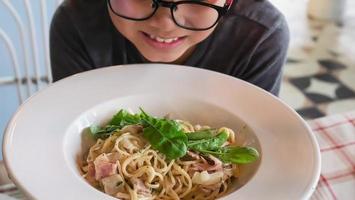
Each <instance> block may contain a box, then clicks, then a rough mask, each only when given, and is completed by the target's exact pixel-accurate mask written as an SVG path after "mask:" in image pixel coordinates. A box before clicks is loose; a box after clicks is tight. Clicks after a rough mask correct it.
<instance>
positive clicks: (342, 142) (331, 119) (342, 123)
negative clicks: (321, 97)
mask: <svg viewBox="0 0 355 200" xmlns="http://www.w3.org/2000/svg"><path fill="white" fill-rule="evenodd" d="M308 124H309V125H310V127H311V128H312V130H313V132H314V134H315V135H316V137H317V140H318V143H319V147H320V151H321V159H322V169H321V176H320V179H319V183H318V186H317V189H316V191H315V192H314V194H313V196H312V198H311V199H312V200H313V199H314V200H323V199H339V200H347V199H349V200H354V199H355V111H351V112H347V113H343V114H338V115H331V116H327V117H323V118H319V119H315V120H312V121H308Z"/></svg>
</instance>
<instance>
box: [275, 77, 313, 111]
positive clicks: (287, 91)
mask: <svg viewBox="0 0 355 200" xmlns="http://www.w3.org/2000/svg"><path fill="white" fill-rule="evenodd" d="M279 96H280V98H281V99H282V100H283V101H284V102H285V103H286V104H287V105H289V106H291V107H292V108H294V109H301V108H303V107H307V106H311V105H312V104H311V103H310V102H309V100H308V99H307V98H306V97H305V96H304V94H303V93H302V92H301V91H300V90H299V89H297V88H296V87H295V86H293V85H292V84H290V83H288V82H284V83H283V84H282V85H281V89H280V94H279Z"/></svg>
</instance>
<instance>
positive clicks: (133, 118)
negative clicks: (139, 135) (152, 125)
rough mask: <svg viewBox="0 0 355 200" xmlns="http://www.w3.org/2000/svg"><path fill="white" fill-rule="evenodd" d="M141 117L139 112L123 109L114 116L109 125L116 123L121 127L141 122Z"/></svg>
mask: <svg viewBox="0 0 355 200" xmlns="http://www.w3.org/2000/svg"><path fill="white" fill-rule="evenodd" d="M140 123H141V119H140V115H139V114H131V113H129V112H127V111H126V110H123V109H121V110H120V111H119V112H118V113H117V114H116V115H115V116H113V118H112V120H111V121H110V123H109V125H116V126H119V127H120V128H122V127H124V126H126V125H132V124H140Z"/></svg>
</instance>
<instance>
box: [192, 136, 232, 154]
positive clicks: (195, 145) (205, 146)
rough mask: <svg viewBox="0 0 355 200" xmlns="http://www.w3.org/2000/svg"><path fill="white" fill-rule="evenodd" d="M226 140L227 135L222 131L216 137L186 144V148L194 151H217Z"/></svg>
mask: <svg viewBox="0 0 355 200" xmlns="http://www.w3.org/2000/svg"><path fill="white" fill-rule="evenodd" d="M227 140H228V133H227V132H225V131H222V132H221V133H220V134H218V135H217V136H216V137H213V138H209V139H202V140H196V141H195V140H192V141H189V142H188V147H189V148H191V149H192V150H195V151H203V150H208V151H213V150H218V149H219V148H220V147H221V146H222V145H223V144H224V143H225V142H226V141H227Z"/></svg>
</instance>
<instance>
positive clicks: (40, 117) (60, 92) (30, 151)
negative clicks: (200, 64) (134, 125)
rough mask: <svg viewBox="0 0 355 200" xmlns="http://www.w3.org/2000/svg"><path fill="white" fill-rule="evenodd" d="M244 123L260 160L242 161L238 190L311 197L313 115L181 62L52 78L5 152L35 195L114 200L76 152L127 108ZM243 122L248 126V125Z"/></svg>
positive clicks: (24, 109)
mask: <svg viewBox="0 0 355 200" xmlns="http://www.w3.org/2000/svg"><path fill="white" fill-rule="evenodd" d="M139 106H141V107H143V108H144V109H145V110H146V111H147V112H148V113H151V114H152V115H155V116H163V115H165V114H167V113H171V114H172V116H173V117H176V118H181V119H185V120H189V121H191V122H193V123H201V124H208V125H212V126H227V127H230V128H233V129H235V130H238V131H239V132H240V134H239V135H238V137H239V139H240V141H241V142H243V143H245V144H248V145H252V146H254V147H256V148H257V149H258V150H259V151H260V152H261V159H260V161H259V162H256V163H254V164H252V165H247V166H244V169H243V172H242V177H241V179H240V182H238V183H237V184H236V185H234V187H237V188H239V189H237V190H236V191H234V192H232V193H231V194H229V195H227V196H225V197H223V198H222V199H225V200H234V199H236V198H238V199H273V200H277V199H280V200H284V199H291V200H292V199H295V200H299V199H307V198H309V197H310V196H311V194H312V192H313V191H314V189H315V187H316V184H317V181H318V178H319V174H320V152H319V148H318V144H317V142H316V139H315V137H314V136H313V135H312V133H311V130H310V129H309V127H308V126H307V124H306V123H305V122H304V121H303V120H302V119H301V118H300V117H299V115H297V113H296V112H294V111H293V110H292V109H291V108H289V107H288V106H286V105H285V104H284V103H282V102H281V101H280V100H278V99H277V98H275V97H273V96H272V95H270V94H268V93H267V92H265V91H263V90H261V89H259V88H257V87H255V86H253V85H251V84H249V83H246V82H244V81H241V80H238V79H236V78H233V77H230V76H227V75H223V74H220V73H216V72H211V71H207V70H202V69H197V68H192V67H183V66H174V65H161V64H151V65H127V66H114V67H109V68H103V69H99V70H93V71H89V72H85V73H81V74H77V75H74V76H71V77H69V78H66V79H64V80H61V81H59V82H57V83H54V84H52V85H51V86H50V87H48V88H46V89H44V90H43V91H41V92H39V93H37V94H36V95H34V96H33V97H31V98H30V99H29V100H28V101H26V103H24V104H23V105H22V106H21V107H20V108H19V109H18V111H17V112H16V114H15V115H14V117H13V118H12V120H11V122H10V123H9V124H8V127H7V130H6V133H5V138H4V143H3V152H4V160H5V164H6V167H7V170H8V172H9V173H10V176H11V178H12V180H13V181H14V182H15V183H16V184H17V185H18V186H19V187H20V188H21V189H22V190H23V191H24V192H25V193H26V194H27V195H28V196H30V197H32V198H34V199H44V200H46V199H52V200H57V199H58V200H62V199H66V200H71V199H73V200H77V199H86V200H94V199H114V198H113V197H110V196H108V195H106V194H104V193H102V192H100V191H98V190H96V189H94V188H93V187H91V186H90V185H89V184H87V183H86V182H85V180H84V179H82V178H81V177H80V175H79V172H78V169H77V164H76V159H77V156H78V155H79V154H80V152H81V134H82V132H83V130H84V129H85V128H86V127H88V126H89V125H91V124H93V123H104V122H105V121H107V120H108V119H109V118H110V117H112V115H113V114H114V113H115V112H116V111H117V110H119V109H120V108H125V109H132V110H133V111H137V110H138V107H139ZM244 125H246V127H247V128H244V129H243V128H242V127H243V126H244Z"/></svg>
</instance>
